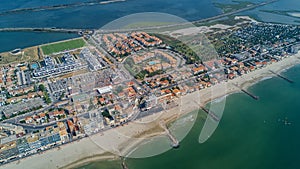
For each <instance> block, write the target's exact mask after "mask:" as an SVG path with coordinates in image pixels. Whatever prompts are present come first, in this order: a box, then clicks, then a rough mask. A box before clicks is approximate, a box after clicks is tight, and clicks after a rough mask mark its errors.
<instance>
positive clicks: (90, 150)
mask: <svg viewBox="0 0 300 169" xmlns="http://www.w3.org/2000/svg"><path fill="white" fill-rule="evenodd" d="M298 57H300V53H298V54H295V55H292V56H289V57H288V58H285V59H283V60H281V61H279V62H276V63H273V64H271V65H268V66H266V67H264V68H261V69H257V70H255V71H253V72H250V73H248V74H245V75H243V76H241V77H237V78H235V79H233V80H229V81H228V82H223V83H220V84H217V85H214V86H212V87H210V88H206V89H203V90H200V91H196V92H193V93H190V94H187V95H185V96H181V101H182V103H181V106H180V109H178V107H175V108H173V109H170V110H168V111H165V112H160V113H157V114H154V115H150V116H147V117H145V118H143V119H139V120H137V122H136V121H134V122H130V123H129V124H127V125H125V126H123V127H118V128H115V129H112V130H108V131H105V132H103V133H99V134H96V135H93V136H90V137H87V138H83V139H81V140H79V141H78V142H74V143H71V144H66V145H62V146H60V147H61V148H60V150H57V149H50V150H48V151H46V152H43V153H42V154H36V155H33V156H30V157H27V158H24V159H21V160H19V161H15V162H12V163H8V164H5V165H3V166H0V168H5V169H10V168H12V169H19V168H20V169H21V168H22V166H24V165H26V166H29V167H30V168H38V166H41V165H42V166H47V168H49V169H50V168H74V167H80V166H83V165H85V164H88V163H91V162H94V161H99V160H100V161H101V160H109V159H110V160H117V159H119V157H118V156H117V155H109V156H108V155H107V152H109V151H110V152H118V151H119V153H120V154H122V155H123V154H125V155H126V153H128V152H131V151H132V150H133V149H134V148H137V147H138V146H140V145H142V143H143V142H144V141H145V139H148V138H153V137H157V136H162V135H163V134H164V132H163V130H161V129H160V128H159V124H158V122H157V121H158V120H159V119H164V120H166V121H167V122H172V121H175V119H178V118H179V117H181V116H182V115H185V114H188V113H190V112H192V111H195V110H199V105H200V106H205V105H206V104H208V103H210V102H212V101H214V100H217V99H219V98H222V97H227V96H228V95H231V94H234V93H239V92H240V89H239V88H237V87H236V86H235V85H238V86H240V87H241V88H243V89H248V88H249V87H251V86H253V85H255V84H257V83H259V82H261V81H264V80H267V79H269V78H272V77H274V76H275V75H274V74H272V73H271V72H269V70H273V71H274V72H276V73H280V72H283V71H286V70H288V69H290V68H292V67H294V66H296V65H298V64H299V63H300V59H299V58H298ZM224 86H225V89H226V90H224ZM212 92H213V93H214V95H212ZM197 98H204V99H203V100H198V102H197V104H198V105H195V104H194V105H193V103H191V102H190V100H196V99H197ZM158 117H159V119H158ZM149 120H151V123H149V124H148V123H147V122H148V121H149ZM146 123H147V124H146ZM107 136H108V137H107ZM121 136H122V137H121ZM124 136H125V137H124ZM105 137H106V138H107V139H104V138H105ZM136 137H138V138H136ZM83 147H84V148H83ZM102 147H104V149H103V148H102ZM108 147H113V148H114V149H110V150H109V149H107V148H108ZM116 150H118V151H116ZM103 154H104V155H103ZM49 159H51V160H50V161H49ZM20 163H21V164H22V166H21V165H19V164H20ZM73 163H75V164H73ZM66 164H67V165H66Z"/></svg>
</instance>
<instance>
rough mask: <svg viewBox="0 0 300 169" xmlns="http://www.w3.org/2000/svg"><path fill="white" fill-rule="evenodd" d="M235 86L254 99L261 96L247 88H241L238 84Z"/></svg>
mask: <svg viewBox="0 0 300 169" xmlns="http://www.w3.org/2000/svg"><path fill="white" fill-rule="evenodd" d="M234 86H235V87H237V88H239V89H240V90H241V91H242V92H243V93H245V94H246V95H248V96H250V97H251V98H253V99H254V100H259V97H258V96H256V95H254V94H252V93H250V92H249V91H247V90H245V89H242V88H240V87H239V86H237V85H234Z"/></svg>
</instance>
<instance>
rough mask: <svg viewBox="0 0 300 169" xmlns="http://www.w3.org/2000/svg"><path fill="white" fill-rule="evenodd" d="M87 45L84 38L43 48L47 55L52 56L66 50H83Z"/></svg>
mask: <svg viewBox="0 0 300 169" xmlns="http://www.w3.org/2000/svg"><path fill="white" fill-rule="evenodd" d="M84 45H85V41H84V40H83V39H82V38H79V39H72V40H69V41H63V42H58V43H51V44H47V45H43V46H41V48H42V50H43V52H44V54H45V55H50V54H53V53H57V52H61V51H64V50H72V49H77V48H81V47H83V46H84Z"/></svg>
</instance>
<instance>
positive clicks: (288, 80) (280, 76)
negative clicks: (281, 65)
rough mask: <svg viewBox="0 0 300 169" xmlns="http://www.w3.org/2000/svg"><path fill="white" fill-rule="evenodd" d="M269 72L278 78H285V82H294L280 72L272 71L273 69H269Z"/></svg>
mask: <svg viewBox="0 0 300 169" xmlns="http://www.w3.org/2000/svg"><path fill="white" fill-rule="evenodd" d="M269 71H270V72H271V73H273V74H274V75H276V76H277V77H279V78H281V79H283V80H285V81H287V82H289V83H294V81H292V80H291V79H289V78H287V77H285V76H282V75H281V74H278V73H276V72H274V71H272V70H269Z"/></svg>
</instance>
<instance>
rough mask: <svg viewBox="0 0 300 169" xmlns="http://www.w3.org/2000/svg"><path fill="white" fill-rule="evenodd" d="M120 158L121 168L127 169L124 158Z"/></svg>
mask: <svg viewBox="0 0 300 169" xmlns="http://www.w3.org/2000/svg"><path fill="white" fill-rule="evenodd" d="M121 160H122V163H121V167H122V169H128V166H127V164H126V162H125V158H124V157H121Z"/></svg>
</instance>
